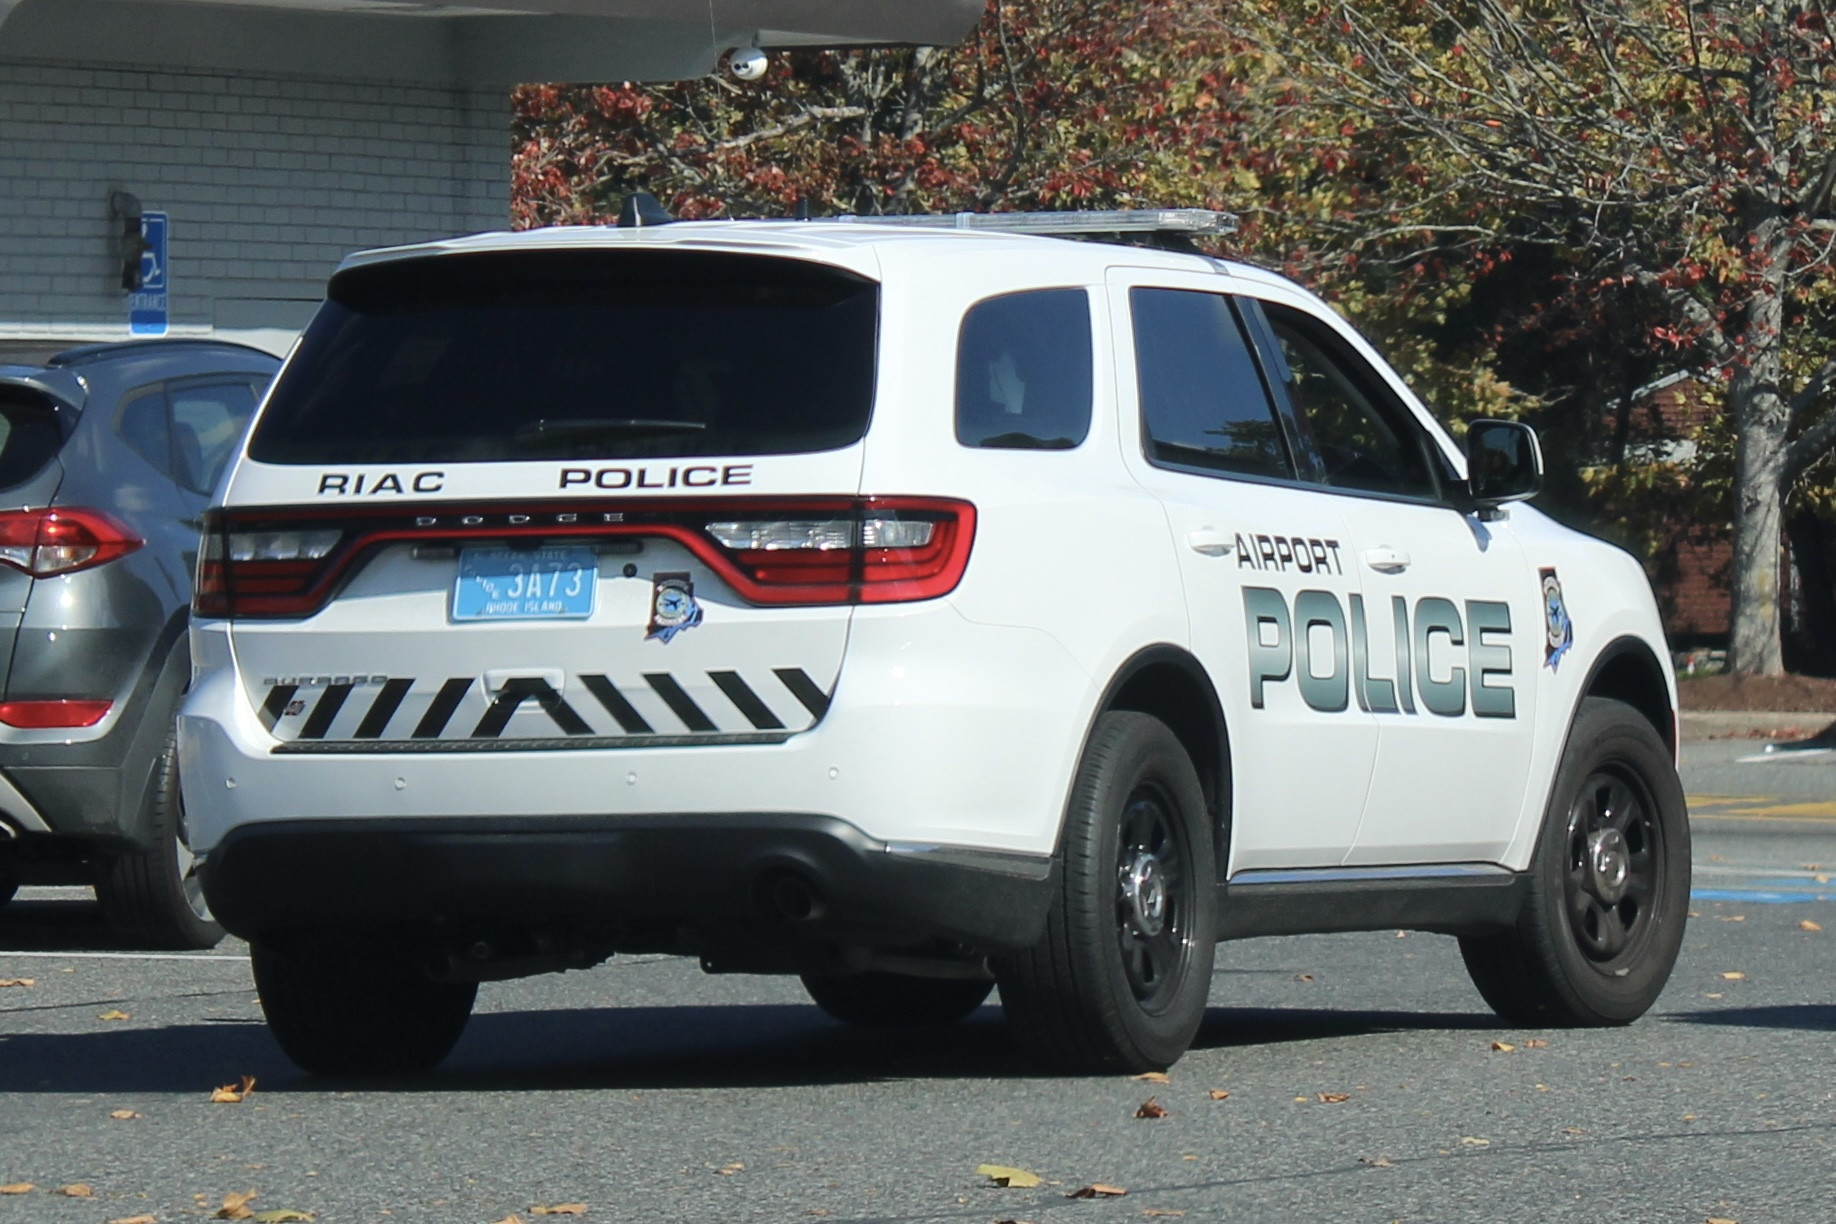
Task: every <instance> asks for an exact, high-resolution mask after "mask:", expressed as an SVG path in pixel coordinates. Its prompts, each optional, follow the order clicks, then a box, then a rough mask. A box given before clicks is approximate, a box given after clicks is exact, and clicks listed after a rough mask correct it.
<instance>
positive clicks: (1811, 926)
mask: <svg viewBox="0 0 1836 1224" xmlns="http://www.w3.org/2000/svg"><path fill="white" fill-rule="evenodd" d="M1798 929H1799V930H1800V931H1821V930H1822V929H1823V928H1822V927H1820V926H1818V925H1817V924H1816V923H1814V922H1812V921H1811V920H1810V919H1809V918H1806V919H1805V920H1804V921H1803V922H1800V923H1799V924H1798ZM4 985H6V983H5V982H0V986H4Z"/></svg>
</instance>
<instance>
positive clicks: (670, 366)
mask: <svg viewBox="0 0 1836 1224" xmlns="http://www.w3.org/2000/svg"><path fill="white" fill-rule="evenodd" d="M330 298H331V300H330V301H328V302H327V304H326V305H325V306H324V307H323V308H322V309H321V310H320V312H319V314H318V316H317V317H316V318H315V319H314V320H313V323H312V326H311V327H309V328H308V329H307V331H306V335H305V337H304V339H303V340H302V343H301V347H300V350H299V352H298V353H297V354H296V355H295V357H294V360H293V362H292V363H291V364H290V365H289V366H288V367H287V371H286V373H285V374H283V375H282V376H281V380H280V382H279V384H278V385H277V386H276V387H275V389H274V393H273V395H272V396H271V397H270V399H269V403H268V406H267V408H266V410H264V412H263V413H262V419H261V422H260V423H259V424H258V425H257V426H256V430H255V434H254V437H253V438H252V439H251V441H250V444H249V453H250V454H251V455H252V456H253V457H254V458H256V459H259V460H262V461H264V462H268V463H326V462H354V463H402V462H429V461H439V462H461V463H462V462H468V461H486V460H520V459H598V458H606V459H611V458H641V457H652V456H657V457H661V456H690V455H740V454H784V453H790V452H799V451H819V450H829V449H833V448H835V447H840V446H847V445H849V444H851V443H853V442H856V441H858V440H859V439H860V438H861V436H862V435H863V434H864V433H865V432H866V429H867V419H868V414H869V411H870V410H871V407H872V396H873V371H874V339H875V328H876V324H877V317H878V289H877V286H876V285H874V284H873V283H872V282H870V281H865V280H862V279H860V278H858V277H856V276H854V275H852V274H850V273H847V272H843V271H839V270H837V269H833V268H828V267H824V266H821V265H817V264H811V263H806V262H802V261H797V260H788V259H770V258H762V257H755V256H735V255H715V254H703V253H698V252H659V251H641V252H628V251H617V252H607V251H524V252H517V253H515V254H487V255H443V256H439V257H437V258H430V259H417V260H411V261H404V262H402V263H397V264H386V265H377V266H375V267H370V268H358V269H353V270H352V271H350V272H347V273H344V274H342V275H340V276H339V277H337V278H336V279H334V281H333V282H332V287H331V295H330Z"/></svg>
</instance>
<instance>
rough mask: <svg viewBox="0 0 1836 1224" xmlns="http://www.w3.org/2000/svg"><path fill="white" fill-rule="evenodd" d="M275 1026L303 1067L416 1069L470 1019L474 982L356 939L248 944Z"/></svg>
mask: <svg viewBox="0 0 1836 1224" xmlns="http://www.w3.org/2000/svg"><path fill="white" fill-rule="evenodd" d="M249 956H250V962H251V964H252V965H253V967H254V970H255V989H256V990H257V991H258V992H259V993H260V995H261V1010H262V1013H263V1014H264V1015H266V1016H267V1018H268V1029H269V1031H270V1032H272V1033H273V1034H274V1040H275V1041H276V1042H278V1043H279V1044H280V1048H281V1050H282V1051H283V1052H284V1053H285V1054H286V1055H287V1057H288V1058H290V1059H292V1060H293V1061H294V1062H295V1063H296V1064H297V1065H298V1066H299V1067H300V1069H301V1070H304V1071H308V1072H311V1073H312V1074H314V1075H326V1076H360V1077H367V1076H388V1075H414V1074H418V1073H421V1072H425V1071H431V1070H432V1069H433V1068H434V1067H436V1066H438V1065H439V1064H440V1062H441V1060H443V1059H444V1058H445V1057H446V1056H447V1055H448V1054H450V1053H452V1049H453V1046H454V1045H456V1044H458V1041H459V1037H460V1034H462V1033H464V1032H465V1025H466V1021H467V1020H469V1019H470V1018H471V1015H472V1004H473V1002H474V1001H476V999H477V996H478V985H477V983H475V982H436V981H434V980H433V979H431V978H429V977H428V976H427V975H426V974H425V973H423V972H421V970H420V969H419V968H418V967H417V966H416V965H415V963H414V961H413V960H412V959H410V958H409V957H408V956H407V955H397V954H393V953H391V952H389V951H385V950H378V949H374V948H364V947H361V946H357V945H354V944H329V943H325V944H305V945H300V946H294V947H288V948H285V949H282V948H275V947H270V946H268V945H266V944H259V943H258V944H254V945H252V946H251V947H250V949H249Z"/></svg>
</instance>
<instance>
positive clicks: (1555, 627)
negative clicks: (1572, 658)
mask: <svg viewBox="0 0 1836 1224" xmlns="http://www.w3.org/2000/svg"><path fill="white" fill-rule="evenodd" d="M1537 573H1539V574H1541V575H1542V576H1543V662H1544V664H1545V665H1546V666H1547V667H1548V668H1549V670H1550V671H1556V670H1557V669H1559V668H1560V667H1561V665H1562V656H1563V655H1565V654H1567V653H1568V648H1569V647H1570V646H1573V645H1574V644H1575V623H1574V622H1573V621H1571V620H1569V619H1568V606H1567V605H1566V604H1564V603H1563V602H1562V580H1561V579H1560V578H1557V577H1556V572H1555V570H1553V569H1542V570H1538V571H1537Z"/></svg>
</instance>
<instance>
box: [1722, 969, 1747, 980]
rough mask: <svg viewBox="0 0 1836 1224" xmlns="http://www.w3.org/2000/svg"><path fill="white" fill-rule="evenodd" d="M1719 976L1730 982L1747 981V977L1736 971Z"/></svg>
mask: <svg viewBox="0 0 1836 1224" xmlns="http://www.w3.org/2000/svg"><path fill="white" fill-rule="evenodd" d="M1721 976H1722V977H1723V978H1726V979H1727V980H1728V981H1730V982H1744V981H1746V979H1747V975H1746V974H1744V973H1741V972H1739V971H1738V970H1736V971H1734V972H1731V973H1724V974H1722V975H1721Z"/></svg>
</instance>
